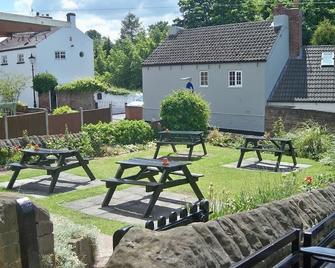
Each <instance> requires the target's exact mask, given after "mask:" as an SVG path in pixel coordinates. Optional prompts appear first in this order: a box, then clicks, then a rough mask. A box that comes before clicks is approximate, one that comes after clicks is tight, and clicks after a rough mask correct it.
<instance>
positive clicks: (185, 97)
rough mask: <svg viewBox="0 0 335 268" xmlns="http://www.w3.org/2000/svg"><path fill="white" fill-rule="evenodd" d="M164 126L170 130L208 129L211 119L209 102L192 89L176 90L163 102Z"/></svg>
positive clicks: (162, 115)
mask: <svg viewBox="0 0 335 268" xmlns="http://www.w3.org/2000/svg"><path fill="white" fill-rule="evenodd" d="M160 116H161V118H162V123H163V127H166V128H168V129H170V130H203V131H206V130H207V127H208V120H209V104H208V103H207V102H206V101H205V100H204V99H203V98H202V97H201V96H200V95H199V94H198V93H192V92H191V91H190V90H176V91H174V92H173V93H172V94H171V95H170V96H167V97H166V98H165V99H164V100H163V101H162V103H161V113H160Z"/></svg>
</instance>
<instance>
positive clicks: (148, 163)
mask: <svg viewBox="0 0 335 268" xmlns="http://www.w3.org/2000/svg"><path fill="white" fill-rule="evenodd" d="M116 163H118V164H124V165H134V166H143V167H158V168H175V167H182V166H186V165H189V164H190V162H186V161H169V165H163V163H162V160H160V159H147V158H132V159H129V160H122V161H118V162H116Z"/></svg>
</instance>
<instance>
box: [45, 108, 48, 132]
mask: <svg viewBox="0 0 335 268" xmlns="http://www.w3.org/2000/svg"><path fill="white" fill-rule="evenodd" d="M44 114H45V132H46V134H47V135H49V113H48V109H44Z"/></svg>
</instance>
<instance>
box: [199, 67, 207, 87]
mask: <svg viewBox="0 0 335 268" xmlns="http://www.w3.org/2000/svg"><path fill="white" fill-rule="evenodd" d="M200 86H201V87H208V71H200Z"/></svg>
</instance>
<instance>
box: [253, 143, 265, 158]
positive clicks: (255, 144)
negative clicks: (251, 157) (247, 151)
mask: <svg viewBox="0 0 335 268" xmlns="http://www.w3.org/2000/svg"><path fill="white" fill-rule="evenodd" d="M253 144H254V147H255V148H257V146H258V145H257V141H254V142H253ZM256 154H257V157H258V161H259V162H261V161H262V160H263V159H262V155H261V152H260V151H256Z"/></svg>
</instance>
